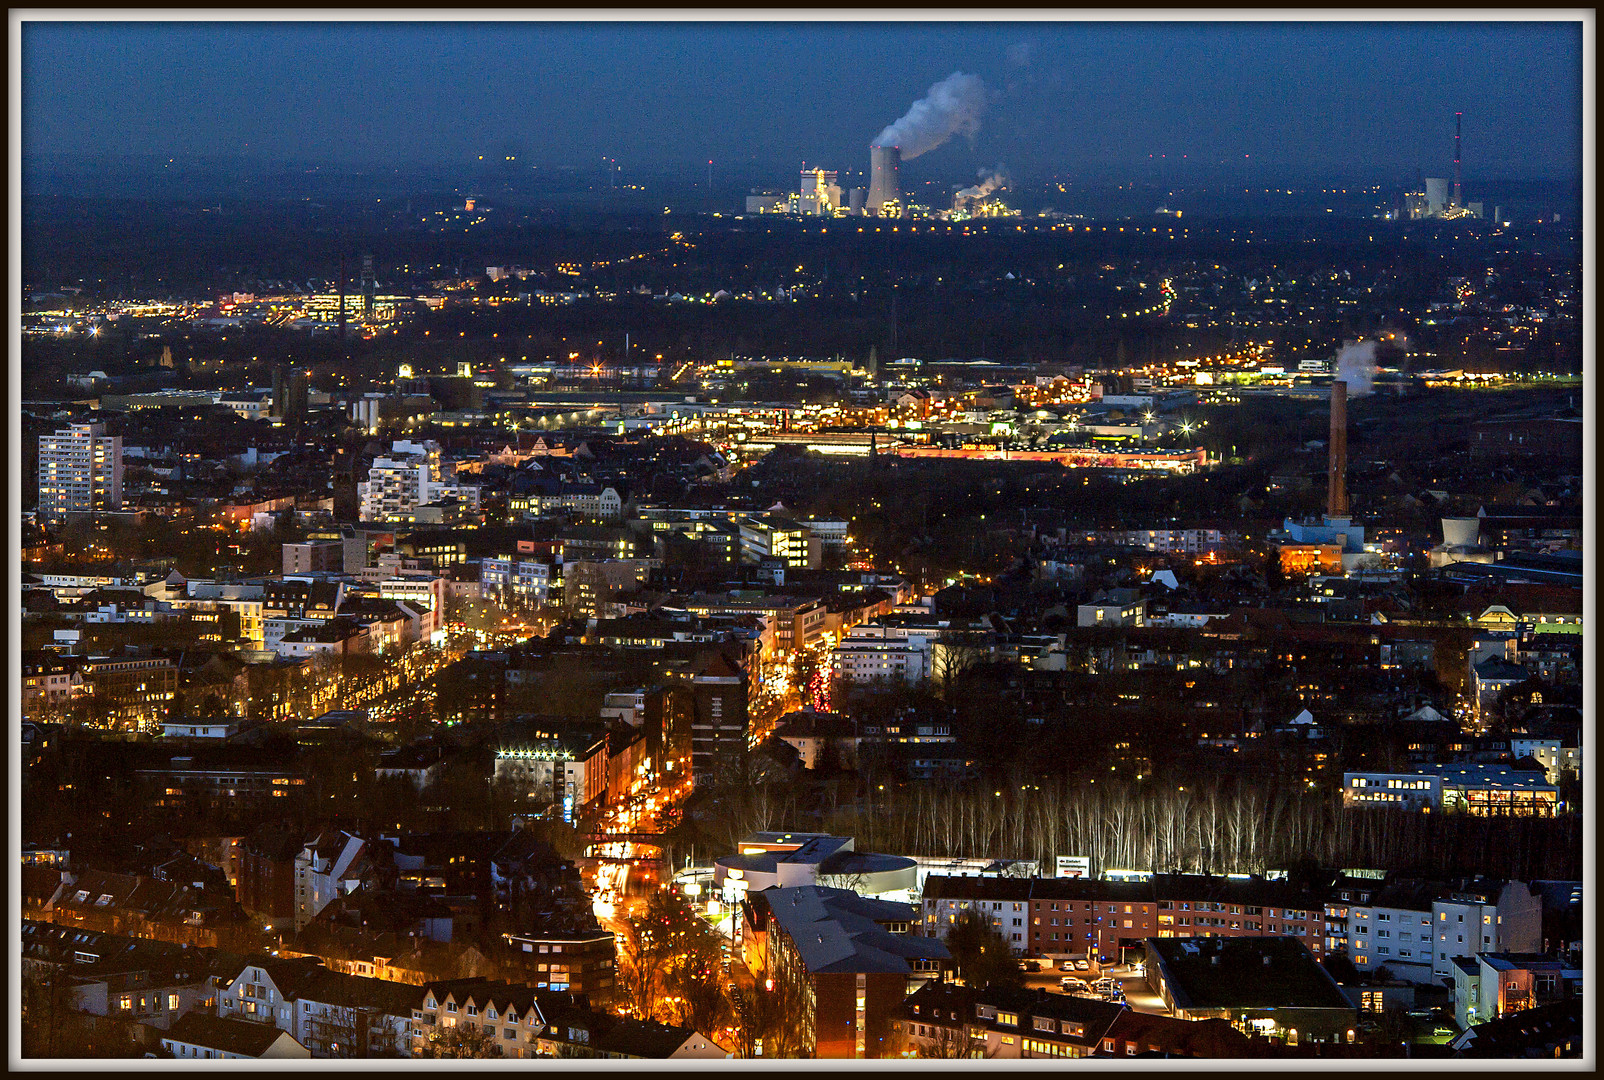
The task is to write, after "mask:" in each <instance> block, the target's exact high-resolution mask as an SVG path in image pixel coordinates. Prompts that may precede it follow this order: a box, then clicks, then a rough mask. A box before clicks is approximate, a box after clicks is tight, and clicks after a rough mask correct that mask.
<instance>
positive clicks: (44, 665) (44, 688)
mask: <svg viewBox="0 0 1604 1080" xmlns="http://www.w3.org/2000/svg"><path fill="white" fill-rule="evenodd" d="M81 665H82V661H81V660H75V659H73V658H71V657H64V656H62V655H61V654H60V653H56V652H52V651H50V650H47V649H41V650H30V651H26V652H24V653H23V654H22V710H23V715H25V716H26V715H30V714H33V713H34V712H36V711H38V712H49V711H51V710H55V709H64V708H66V707H67V706H68V705H70V704H71V703H72V702H73V701H74V700H75V699H79V698H82V697H84V696H85V695H87V694H88V693H89V690H90V689H91V685H90V684H88V683H86V682H85V681H84V676H83V671H82V667H81Z"/></svg>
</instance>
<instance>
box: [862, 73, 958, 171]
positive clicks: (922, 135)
mask: <svg viewBox="0 0 1604 1080" xmlns="http://www.w3.org/2000/svg"><path fill="white" fill-rule="evenodd" d="M985 111H986V84H985V83H984V82H982V81H981V79H980V77H979V76H978V75H965V74H964V73H963V72H961V71H955V72H953V73H952V74H951V75H948V76H947V77H946V78H945V79H942V80H941V81H940V82H938V83H937V84H936V85H934V86H932V87H931V88H930V92H929V93H928V94H926V95H925V96H924V97H922V98H920V99H919V100H918V101H916V102H914V103H913V107H912V108H910V109H909V110H908V111H907V112H906V113H905V114H903V117H902V119H900V120H898V121H897V122H896V123H894V124H892V125H891V126H889V127H887V128H886V129H885V130H884V131H882V132H881V133H880V134H879V136H877V137H876V138H875V140H874V142H872V143H870V144H869V145H870V146H895V147H897V149H898V150H899V151H900V152H901V157H902V160H904V161H907V160H909V159H910V158H916V157H918V156H919V155H920V154H923V153H926V152H927V151H930V150H934V149H935V148H936V147H938V146H940V145H941V144H942V143H944V142H946V141H947V140H948V139H950V138H952V137H953V136H954V135H967V136H971V137H973V136H974V135H975V134H976V133H977V132H979V131H980V115H981V113H983V112H985Z"/></svg>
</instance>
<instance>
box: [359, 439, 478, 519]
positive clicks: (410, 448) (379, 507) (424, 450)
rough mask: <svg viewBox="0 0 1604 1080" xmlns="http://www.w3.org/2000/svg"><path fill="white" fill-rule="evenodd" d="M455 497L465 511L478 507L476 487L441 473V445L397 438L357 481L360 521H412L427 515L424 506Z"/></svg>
mask: <svg viewBox="0 0 1604 1080" xmlns="http://www.w3.org/2000/svg"><path fill="white" fill-rule="evenodd" d="M448 498H450V499H455V500H457V502H458V504H459V505H460V507H461V509H462V510H463V511H464V512H465V513H468V514H475V513H477V512H478V510H479V488H478V487H476V486H474V485H472V484H459V483H457V481H456V480H455V479H446V478H444V477H443V475H442V467H441V463H440V445H439V444H438V443H436V442H432V441H430V442H423V443H416V442H410V441H407V440H399V441H397V442H395V443H394V444H392V446H391V450H390V454H388V455H386V456H382V457H378V458H375V459H374V461H373V464H372V466H370V467H369V469H368V478H367V479H366V480H363V481H361V482H360V483H358V484H357V499H358V503H359V506H360V512H361V516H362V520H363V521H383V522H405V523H415V522H418V521H420V520H424V519H425V518H427V517H428V516H429V515H426V514H422V513H421V511H422V510H423V508H424V507H427V506H430V505H433V504H438V503H440V502H441V501H442V500H444V499H448Z"/></svg>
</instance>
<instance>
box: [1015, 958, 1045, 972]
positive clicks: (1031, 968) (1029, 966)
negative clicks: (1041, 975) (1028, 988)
mask: <svg viewBox="0 0 1604 1080" xmlns="http://www.w3.org/2000/svg"><path fill="white" fill-rule="evenodd" d="M1020 966H1021V967H1023V968H1024V969H1025V970H1026V971H1028V972H1030V973H1031V974H1035V973H1036V972H1039V971H1040V970H1041V964H1040V963H1039V962H1037V961H1035V960H1026V961H1025V962H1024V963H1023V964H1021V965H1020Z"/></svg>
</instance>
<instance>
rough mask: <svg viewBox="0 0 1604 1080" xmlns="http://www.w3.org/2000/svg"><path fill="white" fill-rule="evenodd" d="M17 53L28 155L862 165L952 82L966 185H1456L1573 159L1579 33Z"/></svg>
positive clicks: (977, 31) (686, 35)
mask: <svg viewBox="0 0 1604 1080" xmlns="http://www.w3.org/2000/svg"><path fill="white" fill-rule="evenodd" d="M22 61H23V71H22V90H23V104H22V109H23V149H24V152H25V153H26V154H30V155H33V154H84V153H108V154H112V155H118V156H121V155H125V154H136V155H145V154H151V155H160V156H186V155H218V154H221V155H232V154H239V153H242V152H243V153H246V154H248V155H251V156H260V157H264V158H267V159H270V160H315V161H329V162H348V163H357V162H361V163H367V164H371V165H391V164H427V165H457V164H459V163H468V162H472V161H474V160H475V159H476V158H477V156H478V155H480V154H484V155H486V156H487V157H488V156H491V155H498V154H500V155H505V154H507V153H518V154H519V155H521V157H520V160H522V161H526V162H529V163H532V164H540V165H543V166H551V165H564V164H569V165H583V164H589V163H591V162H594V161H596V160H598V159H599V158H600V157H602V156H604V155H607V156H612V157H616V158H617V159H618V160H619V162H620V164H621V165H623V166H625V167H626V168H628V167H649V166H653V165H676V164H679V163H682V162H692V161H699V162H705V161H706V160H707V159H708V158H713V159H714V160H715V161H722V162H726V163H733V162H737V161H740V162H747V161H754V160H755V161H758V162H763V163H785V164H787V165H789V164H790V163H793V162H794V163H796V164H798V165H800V164H801V163H802V162H803V161H807V162H808V163H810V164H822V165H825V166H827V167H835V168H841V169H848V168H856V169H862V168H864V167H866V164H867V149H866V147H867V146H868V143H869V140H870V139H871V138H873V137H874V136H875V135H876V134H877V133H878V132H879V131H880V129H881V128H883V127H884V126H885V125H886V124H888V123H890V122H892V121H894V120H896V119H897V118H898V117H899V116H900V115H902V113H904V112H905V111H906V110H907V109H908V107H909V106H910V105H911V104H912V103H913V101H914V100H915V99H917V98H919V97H922V96H923V95H924V94H925V92H926V91H927V90H928V89H929V88H930V86H931V85H932V84H933V83H935V82H937V81H938V80H940V79H942V78H944V77H946V76H947V75H950V74H951V73H953V72H954V71H958V70H962V71H965V72H970V73H973V74H975V75H978V76H980V77H981V78H982V79H984V80H985V82H986V84H987V86H988V87H989V88H990V89H991V92H992V99H991V101H990V103H989V105H988V107H987V111H986V114H985V117H984V120H983V122H982V125H981V128H980V131H979V134H978V135H976V136H975V137H974V140H973V143H972V144H971V142H970V141H969V140H967V139H965V138H963V137H961V136H960V137H958V138H955V139H954V140H952V141H951V142H949V143H948V144H947V145H945V146H942V147H941V148H939V149H937V150H935V151H932V152H931V153H930V154H929V155H928V157H927V158H926V159H925V160H926V163H927V164H928V165H930V166H932V167H934V168H937V169H941V170H943V171H947V170H950V171H953V172H955V173H956V172H972V171H973V170H974V168H975V167H976V166H977V165H980V164H993V163H997V162H1006V163H1008V164H1010V165H1012V166H1016V167H1017V166H1032V165H1054V166H1064V167H1066V168H1068V169H1069V170H1071V171H1074V172H1087V173H1108V172H1114V173H1117V172H1119V171H1121V170H1126V171H1130V172H1132V173H1133V174H1136V175H1142V176H1145V175H1149V174H1144V173H1142V172H1141V170H1143V169H1146V168H1148V155H1149V154H1152V155H1155V156H1156V155H1159V154H1167V155H1169V157H1168V158H1167V159H1165V162H1166V169H1178V168H1181V167H1182V166H1181V163H1180V161H1179V160H1178V159H1179V156H1180V155H1182V154H1185V155H1187V157H1186V159H1185V162H1186V166H1185V167H1187V168H1192V167H1199V166H1205V165H1209V164H1216V165H1217V163H1219V162H1221V161H1230V162H1232V163H1233V166H1234V167H1240V166H1241V163H1242V161H1243V155H1244V154H1247V155H1251V158H1250V159H1249V160H1250V161H1251V163H1252V169H1253V172H1254V173H1255V174H1256V175H1257V177H1258V178H1261V179H1271V178H1272V177H1279V176H1281V175H1285V176H1287V178H1288V179H1294V178H1304V177H1314V176H1336V175H1342V176H1350V177H1358V176H1361V175H1366V174H1369V173H1378V174H1379V173H1383V172H1385V173H1389V174H1393V175H1396V174H1401V173H1407V174H1408V175H1410V176H1413V175H1414V171H1415V169H1416V168H1420V169H1424V170H1425V171H1426V172H1427V173H1428V174H1432V175H1448V170H1449V169H1451V158H1452V132H1453V113H1454V112H1455V111H1456V110H1462V111H1463V112H1464V114H1465V119H1464V133H1465V139H1464V156H1465V161H1466V175H1467V178H1469V177H1470V176H1472V175H1475V176H1479V177H1482V178H1492V177H1503V178H1513V177H1545V178H1556V179H1558V178H1565V177H1570V176H1573V175H1579V172H1580V167H1581V166H1580V161H1581V96H1580V95H1581V29H1580V24H1579V23H1499V24H1475V23H1469V24H1467V23H1426V24H1421V23H1390V24H1352V23H1325V24H1313V23H1307V24H1253V23H1214V24H1198V23H1191V24H1188V23H1172V24H1151V23H1149V24H1136V23H1131V24H1107V23H1080V24H1076V23H1069V24H1063V23H1059V24H1040V23H1024V24H969V23H948V24H929V23H922V24H761V23H759V24H751V23H747V24H735V23H730V24H706V23H702V24H651V25H642V24H615V25H607V24H594V23H592V24H572V23H568V24H563V23H545V24H541V23H513V24H506V23H497V24H474V23H412V24H406V23H402V24H385V25H375V24H362V23H338V22H335V23H309V24H308V23H303V24H262V23H257V24H250V23H244V24H218V23H192V24H174V23H142V24H140V23H132V24H130V23H99V24H96V23H40V22H34V23H28V24H25V25H24V28H23V44H22ZM1261 170H1262V171H1261ZM1166 175H1167V176H1171V177H1177V178H1178V177H1179V176H1180V175H1184V174H1178V173H1175V172H1173V171H1169V172H1166ZM1378 179H1379V176H1378ZM1171 182H1178V179H1177V180H1172V181H1171Z"/></svg>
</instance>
